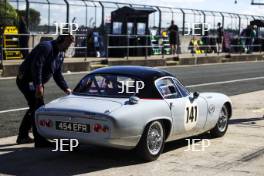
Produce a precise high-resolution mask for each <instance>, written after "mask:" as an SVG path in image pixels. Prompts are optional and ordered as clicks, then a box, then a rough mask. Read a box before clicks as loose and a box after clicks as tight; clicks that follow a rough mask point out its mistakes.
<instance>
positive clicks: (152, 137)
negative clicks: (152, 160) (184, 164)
mask: <svg viewBox="0 0 264 176" xmlns="http://www.w3.org/2000/svg"><path fill="white" fill-rule="evenodd" d="M163 138H164V132H163V128H162V124H161V123H160V122H158V121H156V122H154V123H152V124H151V125H150V127H149V130H148V133H147V147H148V150H149V152H150V153H151V154H152V155H157V154H158V153H159V152H160V150H161V148H162V146H163Z"/></svg>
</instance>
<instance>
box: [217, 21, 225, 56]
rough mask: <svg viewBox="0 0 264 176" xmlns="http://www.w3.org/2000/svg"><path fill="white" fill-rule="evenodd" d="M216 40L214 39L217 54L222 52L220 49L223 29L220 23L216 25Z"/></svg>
mask: <svg viewBox="0 0 264 176" xmlns="http://www.w3.org/2000/svg"><path fill="white" fill-rule="evenodd" d="M217 26H218V27H217V38H216V42H217V52H218V53H220V52H223V51H222V50H223V49H222V48H223V39H224V29H223V27H222V26H221V23H217Z"/></svg>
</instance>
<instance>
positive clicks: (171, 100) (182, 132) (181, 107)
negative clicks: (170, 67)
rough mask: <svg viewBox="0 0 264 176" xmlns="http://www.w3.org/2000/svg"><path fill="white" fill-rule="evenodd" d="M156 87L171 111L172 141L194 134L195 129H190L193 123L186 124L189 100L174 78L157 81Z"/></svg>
mask: <svg viewBox="0 0 264 176" xmlns="http://www.w3.org/2000/svg"><path fill="white" fill-rule="evenodd" d="M156 87H157V89H158V90H159V92H160V94H161V95H162V96H163V98H164V100H165V101H166V102H167V103H168V106H169V107H170V110H171V117H172V122H173V133H172V135H171V137H172V139H178V138H182V137H184V136H187V135H188V134H189V133H191V132H193V131H192V130H193V128H190V127H189V124H190V123H191V121H188V122H186V116H187V115H186V106H187V105H189V104H188V102H189V98H188V97H187V96H185V97H184V96H182V94H181V93H180V91H179V89H178V88H177V86H176V85H175V83H174V81H173V79H172V77H163V78H160V79H159V80H157V81H156Z"/></svg>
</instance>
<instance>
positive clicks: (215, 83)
mask: <svg viewBox="0 0 264 176" xmlns="http://www.w3.org/2000/svg"><path fill="white" fill-rule="evenodd" d="M259 79H264V76H260V77H255V78H244V79H234V80H230V81H220V82H211V83H203V84H195V85H190V86H186V87H188V88H192V87H202V86H210V85H218V84H228V83H235V82H243V81H253V80H259Z"/></svg>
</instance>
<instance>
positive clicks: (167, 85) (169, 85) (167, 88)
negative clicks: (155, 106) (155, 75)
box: [156, 78, 181, 99]
mask: <svg viewBox="0 0 264 176" xmlns="http://www.w3.org/2000/svg"><path fill="white" fill-rule="evenodd" d="M156 87H157V89H158V91H159V92H160V94H161V95H162V96H163V97H164V98H165V99H173V98H181V94H180V92H179V90H178V89H177V87H176V86H175V84H174V83H173V81H172V79H171V78H163V79H160V80H158V81H157V82H156Z"/></svg>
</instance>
